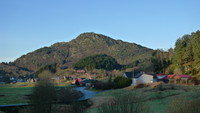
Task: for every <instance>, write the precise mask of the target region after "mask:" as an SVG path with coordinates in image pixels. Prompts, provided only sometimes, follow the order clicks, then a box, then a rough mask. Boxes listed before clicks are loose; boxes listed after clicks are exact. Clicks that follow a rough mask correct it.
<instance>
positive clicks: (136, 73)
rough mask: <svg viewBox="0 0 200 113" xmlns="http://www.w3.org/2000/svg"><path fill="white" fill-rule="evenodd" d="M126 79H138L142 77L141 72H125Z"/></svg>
mask: <svg viewBox="0 0 200 113" xmlns="http://www.w3.org/2000/svg"><path fill="white" fill-rule="evenodd" d="M125 74H126V77H127V78H138V77H140V76H141V75H142V72H134V74H133V72H125Z"/></svg>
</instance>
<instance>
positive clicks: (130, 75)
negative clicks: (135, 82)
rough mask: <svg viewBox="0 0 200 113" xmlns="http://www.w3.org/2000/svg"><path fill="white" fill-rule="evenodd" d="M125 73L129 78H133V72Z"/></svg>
mask: <svg viewBox="0 0 200 113" xmlns="http://www.w3.org/2000/svg"><path fill="white" fill-rule="evenodd" d="M124 74H125V75H126V77H127V78H133V72H125V73H124Z"/></svg>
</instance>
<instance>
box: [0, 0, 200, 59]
mask: <svg viewBox="0 0 200 113" xmlns="http://www.w3.org/2000/svg"><path fill="white" fill-rule="evenodd" d="M199 5H200V0H0V62H2V61H5V62H8V61H13V60H15V59H16V58H18V57H20V56H21V55H23V54H26V53H28V52H31V51H34V50H36V49H38V48H41V47H44V46H50V45H51V44H53V43H55V42H61V41H64V42H67V41H70V40H72V39H74V38H76V36H78V35H79V34H80V33H83V32H95V33H100V34H104V35H107V36H110V37H112V38H114V39H121V40H124V41H127V42H134V43H138V44H140V45H143V46H146V47H149V48H153V49H157V48H163V49H167V48H170V47H174V43H175V41H176V40H177V39H178V38H179V37H181V36H182V35H184V34H189V33H191V32H194V31H197V30H200V13H199V11H200V7H199Z"/></svg>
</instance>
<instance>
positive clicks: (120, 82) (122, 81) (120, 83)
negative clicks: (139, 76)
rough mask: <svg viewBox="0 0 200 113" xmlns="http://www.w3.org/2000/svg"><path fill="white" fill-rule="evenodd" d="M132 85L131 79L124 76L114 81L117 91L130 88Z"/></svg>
mask: <svg viewBox="0 0 200 113" xmlns="http://www.w3.org/2000/svg"><path fill="white" fill-rule="evenodd" d="M131 83H132V80H131V79H129V78H126V77H123V76H118V77H116V78H115V79H114V81H113V85H114V88H115V89H117V88H124V87H127V86H130V85H131Z"/></svg>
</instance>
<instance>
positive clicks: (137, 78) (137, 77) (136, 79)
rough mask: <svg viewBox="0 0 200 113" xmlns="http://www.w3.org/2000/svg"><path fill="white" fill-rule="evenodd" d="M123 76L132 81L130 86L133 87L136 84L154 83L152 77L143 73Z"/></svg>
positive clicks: (129, 73) (127, 73)
mask: <svg viewBox="0 0 200 113" xmlns="http://www.w3.org/2000/svg"><path fill="white" fill-rule="evenodd" d="M123 76H124V77H127V78H130V79H132V84H131V85H133V86H134V85H137V84H148V83H153V82H156V79H154V75H151V74H145V73H144V72H139V73H134V72H125V73H124V74H123Z"/></svg>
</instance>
